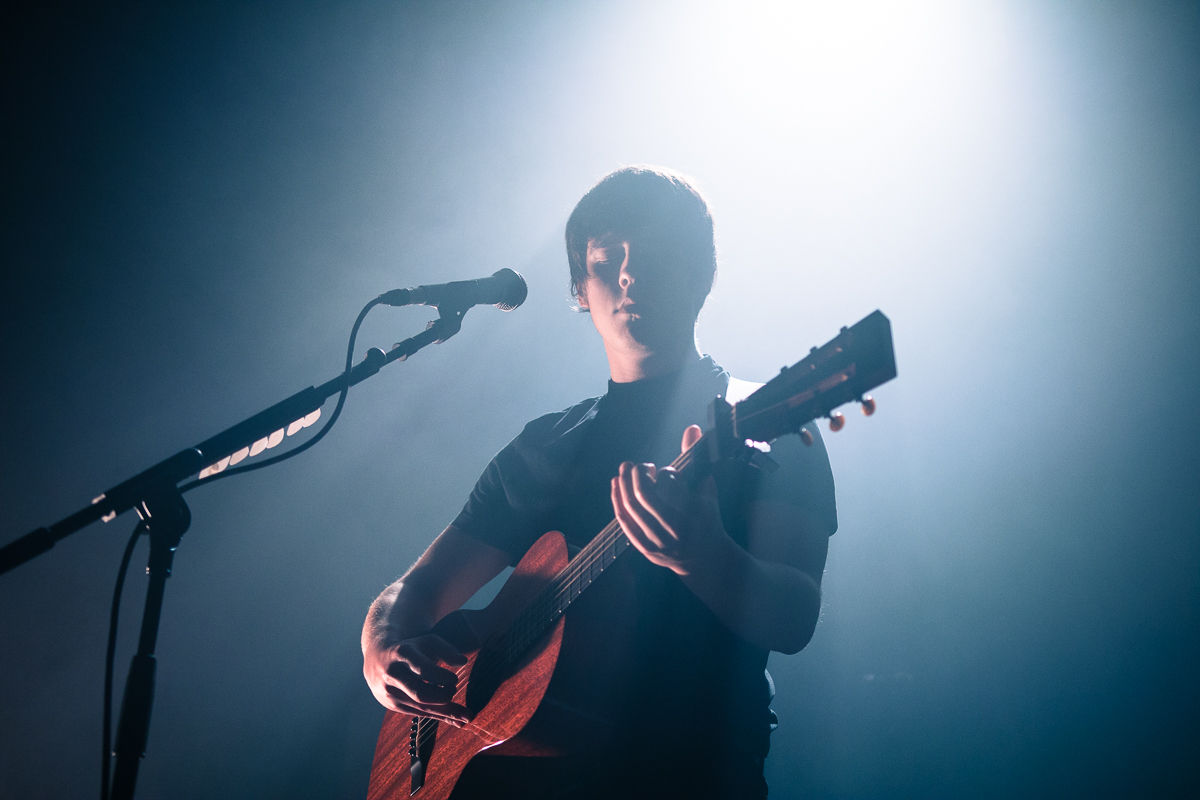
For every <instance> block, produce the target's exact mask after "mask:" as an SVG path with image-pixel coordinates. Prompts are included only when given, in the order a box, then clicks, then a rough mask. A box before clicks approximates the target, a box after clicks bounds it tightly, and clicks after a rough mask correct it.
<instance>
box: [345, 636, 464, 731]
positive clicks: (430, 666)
mask: <svg viewBox="0 0 1200 800" xmlns="http://www.w3.org/2000/svg"><path fill="white" fill-rule="evenodd" d="M466 663H467V659H466V657H464V656H463V654H462V653H460V652H458V650H456V649H455V648H454V646H453V645H451V644H450V643H449V642H447V641H446V640H445V639H443V638H442V637H440V636H438V635H436V634H433V633H429V634H425V635H424V636H416V637H413V638H410V639H403V640H401V641H399V642H397V643H394V644H387V643H378V644H369V645H367V646H365V647H364V648H363V676H364V677H365V678H366V679H367V685H368V686H370V687H371V693H372V694H373V695H375V699H376V700H378V701H379V702H380V703H382V704H383V706H384V707H385V708H389V709H391V710H392V711H399V712H401V713H403V714H416V715H419V716H422V717H432V718H434V719H438V720H442V721H443V722H447V723H449V724H451V725H454V726H456V727H461V726H462V725H463V724H465V723H467V722H469V721H470V718H471V715H470V712H468V711H467V709H466V708H464V707H463V706H461V705H459V704H457V703H455V702H454V693H455V691H456V690H457V688H458V676H457V675H456V674H455V673H454V672H453V671H452V669H447V668H446V667H447V666H448V667H451V668H454V667H461V666H462V665H464V664H466ZM443 664H445V665H446V666H442V665H443Z"/></svg>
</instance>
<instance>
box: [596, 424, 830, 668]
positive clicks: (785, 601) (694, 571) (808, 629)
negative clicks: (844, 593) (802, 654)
mask: <svg viewBox="0 0 1200 800" xmlns="http://www.w3.org/2000/svg"><path fill="white" fill-rule="evenodd" d="M699 438H700V429H699V428H698V427H696V426H692V427H690V428H688V430H687V431H686V432H685V433H684V440H683V449H684V450H686V449H688V448H689V447H690V446H691V445H692V444H693V443H694V442H695V441H696V440H697V439H699ZM612 500H613V509H614V511H615V512H616V516H617V520H618V521H619V522H620V523H621V527H622V529H623V530H624V531H625V535H626V536H627V537H628V538H629V540H630V542H631V543H632V544H633V545H634V547H636V548H637V549H638V550H639V551H641V552H642V554H643V555H645V556H646V558H647V559H649V560H650V561H651V562H652V563H655V564H658V565H659V566H663V567H666V568H668V569H670V570H672V571H674V572H675V573H676V574H677V575H679V576H680V578H681V579H682V580H683V582H684V584H685V585H686V586H687V587H688V588H689V589H690V590H691V591H692V592H693V593H694V594H695V595H696V596H697V597H698V598H700V600H701V601H702V602H703V603H704V604H705V605H706V606H708V607H709V609H711V610H712V612H713V613H714V614H716V615H717V618H718V619H720V620H721V621H722V622H723V623H725V625H726V626H727V627H728V628H729V629H730V630H732V631H733V632H734V633H736V634H737V635H739V636H741V637H742V638H743V639H745V640H746V641H748V642H750V643H751V644H756V645H759V646H760V647H765V648H767V649H770V650H777V651H779V652H782V653H795V652H798V651H799V650H801V649H802V648H803V647H804V646H805V645H806V644H808V642H809V640H810V639H811V638H812V634H813V630H814V629H815V628H816V624H817V618H818V616H819V615H820V611H821V575H822V573H823V572H824V569H825V557H826V554H827V552H828V547H829V537H828V531H826V530H823V529H822V527H821V526H820V524H818V523H817V521H816V520H814V519H812V518H811V517H809V516H808V515H806V514H805V513H804V512H803V511H802V510H801V509H799V508H798V507H796V506H794V505H791V504H789V503H782V502H764V503H756V504H754V505H753V506H752V508H751V518H750V520H749V550H744V549H742V548H741V547H740V546H738V544H737V543H736V542H734V541H733V540H732V539H731V538H729V535H728V534H727V533H726V532H725V528H724V525H723V524H722V523H721V516H720V511H719V509H718V506H717V500H716V492H715V489H714V488H713V487H710V488H709V490H708V491H706V492H703V493H700V494H696V493H693V492H692V491H691V490H690V489H688V488H687V487H686V486H685V485H683V482H682V481H681V480H678V479H676V477H675V475H674V473H673V471H672V470H670V469H663V470H656V469H655V468H654V466H653V465H651V464H637V465H635V464H632V463H628V462H627V463H625V464H622V465H621V470H620V474H619V475H618V476H617V477H616V478H614V479H613V482H612Z"/></svg>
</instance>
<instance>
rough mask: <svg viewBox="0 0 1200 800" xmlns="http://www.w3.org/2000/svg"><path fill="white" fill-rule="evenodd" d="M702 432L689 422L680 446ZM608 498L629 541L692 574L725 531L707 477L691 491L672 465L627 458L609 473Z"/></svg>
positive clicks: (675, 569) (671, 567) (664, 564)
mask: <svg viewBox="0 0 1200 800" xmlns="http://www.w3.org/2000/svg"><path fill="white" fill-rule="evenodd" d="M700 436H701V432H700V428H699V426H697V425H692V426H690V427H688V429H687V430H685V431H684V432H683V450H684V451H687V450H688V448H690V447H691V446H692V445H693V444H695V443H696V442H697V441H698V440H699V439H700ZM612 504H613V511H614V512H615V513H616V517H617V521H618V522H620V523H621V529H622V530H623V531H624V532H625V536H626V537H627V538H628V539H629V541H630V543H631V544H633V546H634V547H636V548H637V549H638V550H639V551H640V552H641V553H642V555H644V556H645V557H646V558H647V559H649V560H650V562H651V563H653V564H657V565H658V566H660V567H666V568H667V569H669V570H671V571H672V572H674V573H676V574H677V575H688V574H690V573H691V572H692V571H693V570H694V569H695V567H696V565H697V564H698V563H699V562H701V561H703V559H704V558H705V556H707V555H709V554H711V553H713V552H714V551H716V550H717V549H718V547H717V545H718V544H719V542H720V539H721V538H722V537H724V536H725V529H724V527H723V525H722V524H721V513H720V510H719V509H718V507H717V491H716V485H715V484H714V483H713V481H712V479H711V478H710V479H708V480H707V481H705V483H704V485H703V487H702V489H701V491H700V492H694V491H692V489H691V488H690V487H689V486H688V485H687V484H686V483H685V482H684V480H683V479H682V478H681V477H680V476H679V474H678V473H677V472H676V471H675V470H674V469H672V468H671V467H663V468H662V469H659V468H657V467H655V466H654V465H653V464H634V463H633V462H631V461H626V462H625V463H624V464H622V465H621V468H620V472H619V473H618V475H617V477H615V478H613V479H612Z"/></svg>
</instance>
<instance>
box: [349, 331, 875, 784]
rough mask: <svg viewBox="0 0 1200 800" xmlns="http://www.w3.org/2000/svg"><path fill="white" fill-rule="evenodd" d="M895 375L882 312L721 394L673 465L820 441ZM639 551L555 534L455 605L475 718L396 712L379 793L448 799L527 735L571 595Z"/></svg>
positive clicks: (444, 633) (380, 762) (385, 733)
mask: <svg viewBox="0 0 1200 800" xmlns="http://www.w3.org/2000/svg"><path fill="white" fill-rule="evenodd" d="M894 377H896V360H895V355H894V352H893V349H892V332H891V324H890V323H889V322H888V319H887V317H885V316H884V315H883V314H882V313H881V312H879V311H875V312H873V313H871V314H870V315H868V316H867V317H865V318H864V319H863V320H861V321H860V322H858V323H857V324H855V325H853V326H852V327H849V328H842V330H841V332H840V333H839V334H838V335H837V336H835V337H834V338H833V339H832V340H830V341H829V342H828V343H827V344H825V345H824V346H822V347H814V348H813V349H812V350H811V351H810V352H809V354H808V355H807V356H805V358H804V359H802V360H801V361H799V362H798V363H797V364H795V365H794V366H791V367H784V369H783V370H782V371H781V372H780V373H779V375H778V376H776V377H775V378H773V379H772V380H771V381H770V382H769V383H767V384H766V385H764V386H763V387H762V388H760V389H759V390H758V391H756V392H754V393H753V394H751V395H750V396H749V397H747V398H746V399H744V400H742V401H741V402H739V403H737V404H736V405H730V404H729V403H727V402H725V401H724V399H722V398H720V397H718V398H716V399H715V400H714V401H713V403H712V405H711V406H710V408H709V429H708V430H707V431H705V432H704V434H703V436H702V437H701V438H700V440H699V441H697V442H696V443H695V444H694V445H693V446H692V447H691V448H690V449H689V450H688V451H687V452H685V453H683V454H682V455H680V456H679V458H677V459H675V461H674V462H673V463H672V464H671V466H672V467H674V468H675V469H676V470H677V471H678V472H679V473H680V477H682V478H684V479H686V480H688V481H690V482H692V483H693V484H695V483H697V482H699V481H700V480H702V479H703V478H704V477H705V476H707V475H708V474H709V471H710V470H711V468H712V466H713V465H714V464H716V463H719V462H721V461H723V460H726V459H734V458H744V459H753V458H756V457H757V456H756V455H755V454H757V453H759V452H760V451H759V450H758V449H756V448H753V447H751V446H750V445H749V442H767V443H769V442H771V441H773V440H775V439H777V438H779V437H780V436H783V435H784V434H787V433H798V434H799V435H800V437H801V438H802V439H804V440H805V443H806V444H807V443H811V441H812V435H811V434H810V433H809V432H808V430H807V429H806V428H805V427H804V426H805V425H806V424H810V423H811V421H812V420H815V419H817V418H819V417H828V418H829V426H830V429H831V430H835V431H836V430H840V429H841V427H842V426H843V425H844V424H845V418H844V417H843V416H842V414H841V413H839V412H837V411H836V410H835V409H837V408H838V407H839V406H841V405H844V404H846V403H849V402H852V401H858V402H860V403H862V407H863V412H864V413H865V414H867V415H868V416H869V415H870V414H872V413H874V411H875V401H874V400H873V399H871V397H870V396H869V395H867V394H866V393H867V392H868V391H870V390H871V389H874V388H875V387H876V386H878V385H880V384H882V383H884V382H886V381H889V380H891V379H892V378H894ZM628 549H629V541H628V540H627V539H626V538H625V535H624V533H622V531H621V526H620V525H619V524H618V523H617V521H616V520H615V519H614V520H613V521H612V522H610V523H609V524H608V525H607V526H606V527H605V528H604V530H602V531H600V533H599V534H597V535H596V537H595V538H594V539H592V541H591V542H590V543H589V544H588V545H587V546H586V547H584V548H583V549H582V550H580V551H579V553H578V554H576V556H575V557H574V558H572V559H570V560H568V558H567V545H566V541H565V540H564V539H563V536H562V534H560V533H558V532H556V531H551V532H550V533H547V534H545V535H544V536H542V537H541V538H540V539H538V540H537V542H536V543H535V544H534V545H533V547H531V548H530V549H529V551H528V552H527V553H526V554H525V557H524V558H522V559H521V561H520V563H518V565H517V567H516V569H515V570H514V571H513V573H512V575H511V576H509V578H508V581H507V582H506V583H505V584H504V586H503V588H501V590H500V592H499V594H497V595H496V597H495V599H494V600H492V602H491V603H490V604H489V605H488V606H487V607H486V608H484V609H480V610H464V611H456V612H454V613H452V614H450V615H448V616H446V617H445V618H444V619H443V620H442V621H441V622H439V623H438V624H437V625H436V626H435V627H434V629H433V633H436V634H438V635H439V636H441V637H442V638H444V639H446V640H447V641H448V642H450V643H451V644H452V645H454V646H455V647H456V648H457V649H458V650H459V651H460V652H461V653H463V654H464V655H465V656H466V658H467V663H466V664H465V665H464V666H462V667H458V668H457V675H458V691H457V693H456V694H455V696H454V701H455V702H456V703H460V704H462V705H464V706H466V707H467V708H468V709H469V710H470V711H471V712H472V713H473V714H474V717H473V718H472V720H471V721H470V722H469V723H467V724H466V725H464V726H463V727H462V728H455V727H453V726H450V725H444V724H440V723H439V722H438V721H437V720H434V719H430V718H425V717H419V716H412V715H408V714H401V713H397V712H394V711H388V712H387V715H386V717H385V718H384V721H383V729H382V730H381V731H380V734H379V741H378V743H377V744H376V747H375V760H374V764H373V765H372V767H371V782H370V786H369V788H368V791H367V797H368V799H369V800H385V798H386V799H387V800H407V798H410V797H416V796H420V797H421V798H422V799H423V800H424V799H425V798H427V799H428V800H443V799H444V798H447V797H449V795H450V792H451V791H452V790H453V789H454V784H455V782H456V781H457V780H458V777H459V775H461V774H462V771H463V769H464V768H465V767H466V765H467V762H468V761H470V760H471V758H472V757H474V756H475V755H477V754H478V753H480V752H481V751H483V750H486V749H488V748H491V747H495V746H496V745H498V744H500V743H502V742H505V741H507V740H509V739H512V738H513V737H514V736H516V735H517V734H518V733H519V732H520V731H521V729H522V728H523V727H524V726H525V724H526V723H527V722H529V720H530V718H531V717H532V716H533V713H534V711H535V710H537V707H538V704H539V703H540V702H541V700H542V697H543V696H544V695H545V693H546V687H547V686H548V685H549V684H550V677H551V675H552V674H553V672H554V665H555V663H556V662H557V660H558V653H559V648H560V646H561V644H562V636H563V625H564V623H565V622H566V621H567V618H566V617H565V616H564V615H565V614H566V612H567V610H568V609H569V608H570V606H571V603H572V602H574V600H575V599H576V598H578V597H579V595H580V594H582V593H583V592H584V591H586V590H587V588H588V586H590V585H591V584H592V582H593V581H595V580H596V579H597V578H598V577H599V576H600V575H601V574H602V573H603V572H604V570H605V569H606V568H607V567H608V566H609V565H611V564H612V563H613V562H614V561H616V560H617V559H618V558H620V557H621V556H622V554H623V553H625V551H626V550H628ZM443 666H445V665H443Z"/></svg>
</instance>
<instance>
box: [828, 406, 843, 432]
mask: <svg viewBox="0 0 1200 800" xmlns="http://www.w3.org/2000/svg"><path fill="white" fill-rule="evenodd" d="M844 427H846V417H845V416H844V415H843V414H842V412H840V411H834V412H833V413H832V414H830V415H829V430H831V431H833V432H834V433H837V432H838V431H840V430H841V429H842V428H844Z"/></svg>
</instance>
